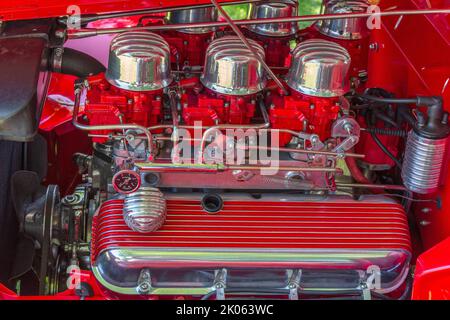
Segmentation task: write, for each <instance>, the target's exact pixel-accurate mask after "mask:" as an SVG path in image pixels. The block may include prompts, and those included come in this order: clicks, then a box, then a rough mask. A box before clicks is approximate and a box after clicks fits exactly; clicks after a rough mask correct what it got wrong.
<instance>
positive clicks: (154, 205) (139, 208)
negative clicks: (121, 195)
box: [123, 187, 167, 233]
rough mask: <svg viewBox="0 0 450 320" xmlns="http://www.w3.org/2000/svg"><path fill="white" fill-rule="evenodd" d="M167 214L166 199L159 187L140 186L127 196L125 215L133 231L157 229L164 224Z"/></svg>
mask: <svg viewBox="0 0 450 320" xmlns="http://www.w3.org/2000/svg"><path fill="white" fill-rule="evenodd" d="M166 215H167V206H166V199H165V198H164V194H163V193H162V192H161V191H160V190H159V189H158V188H152V187H140V188H139V189H138V190H137V191H136V192H133V193H130V194H127V195H126V196H125V200H124V207H123V217H124V220H125V223H126V224H127V226H128V227H129V228H130V229H131V230H133V231H136V232H141V233H149V232H153V231H156V230H158V229H159V228H161V226H162V225H163V224H164V222H165V220H166Z"/></svg>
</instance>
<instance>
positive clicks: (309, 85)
mask: <svg viewBox="0 0 450 320" xmlns="http://www.w3.org/2000/svg"><path fill="white" fill-rule="evenodd" d="M350 63H351V58H350V55H349V53H348V51H347V50H346V49H345V48H343V47H342V46H340V45H338V44H336V43H334V42H331V41H326V40H320V39H312V40H307V41H304V42H302V43H300V44H299V45H298V46H297V47H296V48H295V49H294V50H293V52H292V62H291V67H290V68H289V72H288V75H287V79H286V82H287V84H288V86H289V87H291V88H292V89H293V90H295V91H297V92H300V93H303V94H307V95H311V96H316V97H338V96H342V95H343V94H345V93H346V92H347V91H348V90H349V88H350V83H349V79H348V76H347V74H348V71H349V68H350Z"/></svg>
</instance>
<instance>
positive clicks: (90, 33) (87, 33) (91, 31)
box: [67, 9, 450, 39]
mask: <svg viewBox="0 0 450 320" xmlns="http://www.w3.org/2000/svg"><path fill="white" fill-rule="evenodd" d="M449 13H450V9H421V10H392V11H384V12H380V13H379V14H377V15H379V16H380V17H390V16H414V15H431V14H449ZM372 16H373V13H347V14H326V15H325V14H323V15H322V14H315V15H307V16H297V17H288V18H267V19H257V20H255V19H246V20H236V21H233V24H234V25H236V26H244V25H252V24H269V23H289V22H305V21H318V20H336V19H338V20H339V19H354V18H369V17H372ZM228 25H229V23H228V22H222V21H217V22H202V23H186V24H178V25H177V24H173V25H153V26H144V27H125V28H102V29H95V28H85V29H79V30H69V31H68V34H67V37H68V38H69V39H79V38H86V37H95V36H97V35H100V34H111V33H122V32H128V31H142V30H147V31H156V30H180V29H186V28H204V27H208V28H209V27H226V26H228Z"/></svg>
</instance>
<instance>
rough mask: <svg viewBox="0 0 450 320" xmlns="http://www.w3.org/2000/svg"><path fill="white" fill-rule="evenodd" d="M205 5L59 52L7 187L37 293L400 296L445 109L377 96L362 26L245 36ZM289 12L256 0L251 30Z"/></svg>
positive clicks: (444, 143)
mask: <svg viewBox="0 0 450 320" xmlns="http://www.w3.org/2000/svg"><path fill="white" fill-rule="evenodd" d="M213 3H214V4H215V5H211V6H204V7H199V8H195V7H193V8H188V9H182V10H169V11H168V12H167V13H162V14H154V15H148V16H146V15H139V16H131V17H129V21H131V22H132V28H128V29H130V30H118V29H120V28H119V27H117V25H114V23H118V22H117V20H115V19H114V18H111V19H109V20H108V23H109V24H113V26H115V27H116V29H117V30H116V31H117V32H114V33H113V34H112V35H108V37H107V38H106V39H107V48H108V50H107V51H108V52H107V55H108V57H107V59H105V60H104V62H105V65H104V66H103V65H102V63H101V62H99V61H97V60H96V59H94V58H93V57H92V56H88V55H87V54H86V53H83V52H79V51H77V50H75V49H71V48H70V47H67V46H62V45H59V46H55V47H54V48H52V52H53V53H52V55H51V59H50V60H49V61H48V62H47V63H48V64H49V65H51V68H52V70H53V76H52V79H51V80H49V87H48V90H47V93H46V99H45V101H44V102H43V112H42V115H41V118H40V119H41V120H40V127H39V134H40V136H41V138H42V140H43V141H44V145H45V147H44V149H40V150H41V151H42V150H45V152H44V151H42V152H43V153H46V160H47V164H48V165H47V166H46V167H47V169H46V170H45V172H46V174H45V175H44V177H43V176H42V175H39V174H36V172H34V171H33V170H32V169H28V170H21V171H18V172H16V173H15V174H14V175H13V178H12V192H13V199H14V200H13V203H14V208H15V210H16V212H17V215H18V219H19V220H20V230H21V235H22V237H24V239H26V240H23V241H24V243H26V241H31V243H32V245H31V246H32V247H33V249H29V250H30V251H32V252H33V254H32V255H31V256H30V259H29V262H27V263H29V264H30V265H32V269H33V270H34V272H35V275H36V278H37V289H36V290H37V291H36V292H37V293H38V294H41V295H42V294H46V295H58V294H62V292H67V291H65V290H68V289H69V290H72V289H73V291H70V292H74V294H76V295H79V296H82V297H92V296H103V297H107V298H110V299H118V298H143V299H148V298H155V299H172V298H177V297H186V298H193V299H210V298H211V299H219V300H220V299H231V298H236V297H245V296H249V295H250V296H258V297H274V296H280V297H285V298H287V299H292V300H295V299H301V298H305V297H322V298H327V297H328V298H329V297H337V296H342V295H343V296H361V297H362V298H364V299H370V298H377V297H391V298H399V299H400V298H402V297H404V296H405V295H406V294H408V290H409V289H410V281H411V268H410V266H411V263H412V261H413V259H414V254H415V253H414V241H413V238H414V237H415V236H414V234H415V233H417V231H416V230H415V228H414V227H412V224H414V222H411V221H412V220H411V219H413V218H411V206H412V205H413V203H414V199H422V200H421V201H427V200H426V199H430V197H432V196H433V195H435V194H436V193H437V192H438V191H439V188H440V187H441V186H442V185H443V183H444V173H445V167H446V166H445V164H446V163H448V152H447V151H448V149H449V148H448V145H449V142H448V141H449V138H448V137H449V135H450V126H449V125H448V113H447V112H445V110H444V105H443V99H442V98H441V97H439V96H430V95H429V96H425V95H420V94H417V95H416V96H414V95H411V94H408V95H407V97H402V96H398V95H396V94H394V93H393V92H392V91H391V90H390V88H389V87H384V88H383V87H373V86H371V82H370V76H371V74H370V72H369V70H370V59H369V51H370V50H376V48H375V49H374V47H373V46H374V45H373V43H372V42H371V41H370V35H371V32H370V30H369V29H368V27H367V23H366V20H367V19H366V18H341V19H330V20H325V19H324V20H318V21H316V22H314V23H313V24H312V25H311V26H309V27H307V28H306V29H301V28H299V26H298V23H297V22H285V23H277V22H274V23H264V24H263V23H258V24H248V25H239V27H238V26H237V25H236V24H235V23H233V22H232V21H231V23H230V21H228V20H227V18H229V17H228V16H227V13H226V12H225V11H223V8H222V6H221V5H219V4H217V3H215V1H213ZM369 6H370V4H369V3H368V2H366V1H363V0H355V1H340V0H330V1H324V3H323V5H322V7H323V11H324V14H329V15H334V14H352V13H366V12H367V10H368V7H369ZM297 10H298V4H297V2H296V1H289V0H280V1H277V2H269V1H262V2H255V3H253V4H251V9H250V11H249V19H253V20H257V19H273V18H275V19H277V18H292V17H295V16H297V13H298V12H297ZM219 14H220V15H221V17H222V19H224V20H218V16H219ZM127 21H128V20H127ZM217 21H226V22H221V23H223V24H225V25H226V26H216V25H220V23H218V22H217ZM100 22H101V21H100ZM100 22H99V21H94V22H91V23H90V24H88V27H87V28H86V29H85V30H86V32H96V33H97V34H99V35H100V34H101V32H102V30H103V29H102V28H107V27H104V26H102V25H101V23H100ZM189 24H192V27H185V25H186V26H187V25H189ZM180 26H182V27H180ZM95 28H97V29H96V30H97V31H92V30H95ZM236 28H237V30H236ZM124 29H125V28H124ZM105 30H107V29H105ZM68 32H69V31H68ZM76 32H77V31H76V30H75V31H74V34H75V35H74V36H73V38H74V39H77V40H76V41H83V40H85V39H84V36H79V37H77V36H76ZM68 35H69V36H70V33H68ZM66 36H67V35H66ZM69 38H70V37H69ZM95 38H96V37H92V38H86V39H95ZM103 39H105V38H103ZM0 41H3V40H0ZM5 41H6V40H5ZM9 41H11V40H9ZM99 46H100V40H99ZM69 59H73V61H75V62H72V60H70V61H69ZM69 62H72V63H71V64H70V63H69ZM77 62H79V64H77ZM77 65H80V66H82V67H80V68H78V69H77V70H75V71H70V70H69V69H70V68H74V66H77ZM68 70H69V71H68ZM405 96H406V95H405ZM411 96H412V97H411ZM447 109H448V107H447ZM55 118H59V119H63V120H64V121H62V122H59V124H57V125H56V126H52V121H54V120H55ZM12 126H14V124H12ZM1 131H2V132H3V127H2V128H1ZM63 138H65V139H66V140H64V139H63ZM41 151H38V152H37V153H35V154H39V153H40V152H41ZM29 152H30V153H32V152H33V151H29ZM34 152H36V151H34ZM44 166H45V165H44ZM42 178H44V181H43V180H42ZM42 182H44V184H42ZM424 199H425V200H424ZM30 239H31V240H30ZM20 269H21V268H18V269H17V270H20ZM22 269H26V268H25V267H23V268H22ZM17 270H16V271H15V274H14V275H13V277H12V279H15V280H19V279H21V276H22V274H23V273H21V272H19V271H17ZM71 284H74V285H73V286H71Z"/></svg>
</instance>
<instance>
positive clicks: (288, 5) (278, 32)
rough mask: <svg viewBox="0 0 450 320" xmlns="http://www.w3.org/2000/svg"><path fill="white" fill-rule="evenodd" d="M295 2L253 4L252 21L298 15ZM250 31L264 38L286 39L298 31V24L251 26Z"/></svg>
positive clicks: (251, 8) (288, 0) (287, 0)
mask: <svg viewBox="0 0 450 320" xmlns="http://www.w3.org/2000/svg"><path fill="white" fill-rule="evenodd" d="M297 9H298V5H297V2H295V1H290V0H285V1H265V2H264V1H263V2H258V3H255V4H251V7H250V14H249V16H250V19H267V18H288V17H294V16H296V15H297ZM248 29H249V30H251V31H253V32H254V33H257V34H259V35H262V36H269V37H285V36H290V35H293V34H295V33H296V32H297V31H298V24H297V23H296V22H288V23H268V24H256V25H249V26H248Z"/></svg>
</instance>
